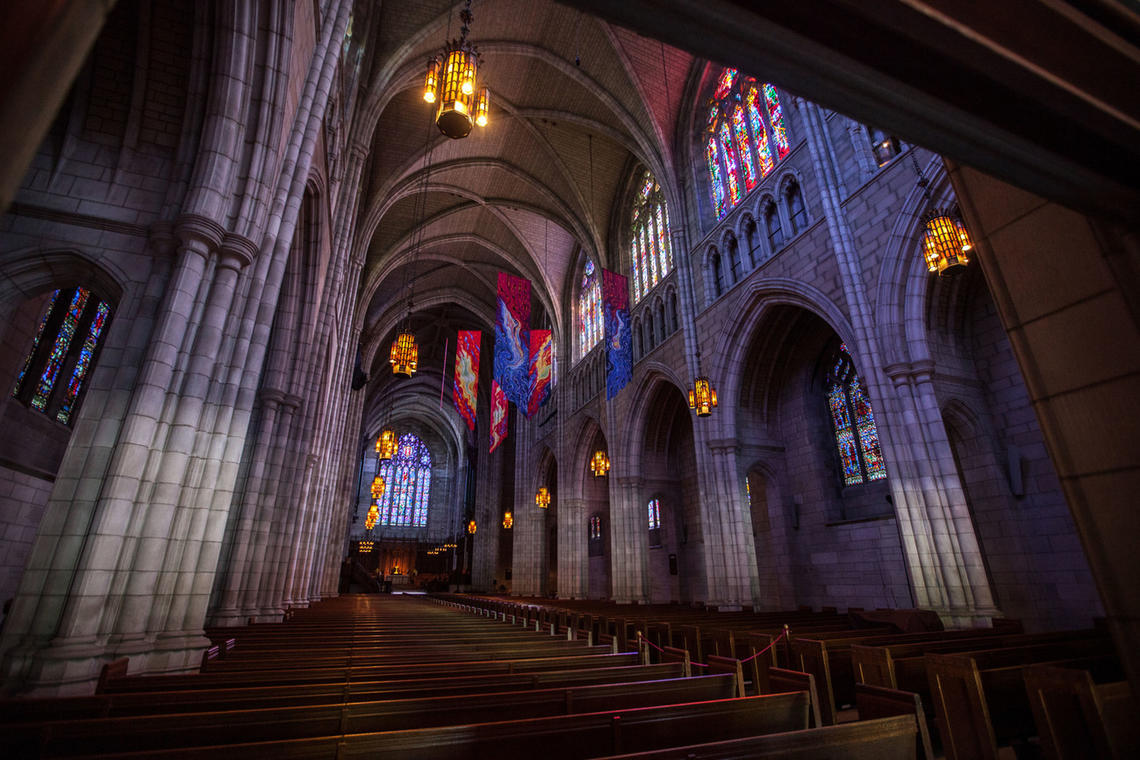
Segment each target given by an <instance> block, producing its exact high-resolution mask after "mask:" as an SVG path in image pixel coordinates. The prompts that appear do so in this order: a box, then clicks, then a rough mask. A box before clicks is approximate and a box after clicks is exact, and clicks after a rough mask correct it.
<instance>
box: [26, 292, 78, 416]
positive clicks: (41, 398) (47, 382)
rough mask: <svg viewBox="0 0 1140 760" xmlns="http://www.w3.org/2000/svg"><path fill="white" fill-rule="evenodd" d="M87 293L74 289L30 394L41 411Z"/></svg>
mask: <svg viewBox="0 0 1140 760" xmlns="http://www.w3.org/2000/svg"><path fill="white" fill-rule="evenodd" d="M88 295H89V294H88V292H87V291H86V290H84V289H83V288H77V289H76V291H75V295H74V296H73V297H72V299H71V305H70V306H68V308H67V315H66V316H65V317H64V318H63V324H62V325H60V328H59V332H58V333H56V336H55V344H54V345H53V346H52V349H51V354H50V355H49V357H48V362H47V365H46V366H45V367H44V371H43V374H41V375H40V382H39V384H38V385H37V386H36V392H35V394H34V395H33V396H32V406H34V407H35V408H36V409H39V410H40V411H41V412H42V411H43V410H44V409H46V408H47V402H48V396H50V395H51V391H52V388H54V387H55V378H56V376H57V375H58V374H59V368H60V367H61V366H63V360H64V359H65V358H66V357H67V349H69V348H70V347H71V339H72V338H74V337H75V329H76V327H78V325H79V318H80V317H81V316H82V315H83V308H84V307H85V306H86V305H87V296H88Z"/></svg>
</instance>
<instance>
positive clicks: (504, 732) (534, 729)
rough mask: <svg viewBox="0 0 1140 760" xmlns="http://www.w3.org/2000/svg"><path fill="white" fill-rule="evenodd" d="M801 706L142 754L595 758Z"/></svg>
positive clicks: (677, 709)
mask: <svg viewBox="0 0 1140 760" xmlns="http://www.w3.org/2000/svg"><path fill="white" fill-rule="evenodd" d="M807 711H808V704H807V695H806V694H804V693H802V692H796V693H791V694H776V695H769V696H764V697H746V698H744V699H738V698H732V699H717V700H709V701H703V702H691V703H685V704H676V705H666V706H659V707H641V708H632V709H619V710H612V711H604V712H595V713H585V714H579V715H565V716H557V717H546V718H527V719H521V720H506V721H500V722H494V723H478V724H465V725H454V726H439V727H433V728H420V729H408V730H400V731H385V732H381V733H368V734H349V735H336V736H326V737H317V738H313V739H299V740H278V741H271V742H253V743H242V744H230V745H217V746H209V747H195V748H187V749H173V750H158V751H151V752H147V753H145V756H146V757H148V758H154V759H155V760H159V759H160V758H210V760H237V759H238V758H242V759H245V758H266V757H271V758H275V760H286V759H289V760H292V759H294V758H306V759H308V760H318V759H324V758H327V760H334V758H335V759H336V760H350V759H351V758H361V759H363V758H368V759H369V760H375V758H377V757H393V758H416V759H417V760H432V759H434V758H440V759H441V760H443V759H448V760H450V759H451V758H457V757H462V758H486V757H495V758H533V757H534V756H535V754H536V753H539V754H541V756H542V758H543V760H578V758H582V757H585V756H588V754H592V755H593V756H595V757H596V756H599V755H612V754H617V753H621V752H635V751H643V750H654V749H663V748H666V747H673V746H680V745H687V744H696V743H699V742H702V741H704V740H705V739H707V738H709V736H710V733H711V732H713V731H715V735H716V736H718V737H721V738H724V739H733V738H744V737H750V736H759V735H763V734H772V733H779V732H789V731H798V730H802V729H805V728H807V715H808V712H807ZM711 727H715V728H711ZM908 741H909V740H908ZM910 743H913V742H910ZM103 757H105V758H107V759H108V760H110V759H111V758H139V757H142V755H140V754H136V753H124V754H107V755H104V756H103Z"/></svg>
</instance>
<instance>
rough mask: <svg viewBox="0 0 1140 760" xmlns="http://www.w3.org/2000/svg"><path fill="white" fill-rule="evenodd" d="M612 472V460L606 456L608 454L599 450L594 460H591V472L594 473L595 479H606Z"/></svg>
mask: <svg viewBox="0 0 1140 760" xmlns="http://www.w3.org/2000/svg"><path fill="white" fill-rule="evenodd" d="M609 471H610V458H609V457H608V456H606V452H604V451H602V450H601V449H598V450H597V451H595V452H594V457H593V459H591V460H590V472H592V473H594V477H595V478H604V477H605V476H606V475H607V474H608V473H609Z"/></svg>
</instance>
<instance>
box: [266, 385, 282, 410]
mask: <svg viewBox="0 0 1140 760" xmlns="http://www.w3.org/2000/svg"><path fill="white" fill-rule="evenodd" d="M261 401H262V403H264V404H272V405H274V406H281V404H283V403H284V402H285V391H282V390H278V389H277V388H262V389H261Z"/></svg>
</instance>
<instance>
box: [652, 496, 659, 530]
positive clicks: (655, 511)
mask: <svg viewBox="0 0 1140 760" xmlns="http://www.w3.org/2000/svg"><path fill="white" fill-rule="evenodd" d="M660 527H661V501H660V500H658V499H650V500H649V529H650V530H658V529H660Z"/></svg>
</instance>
